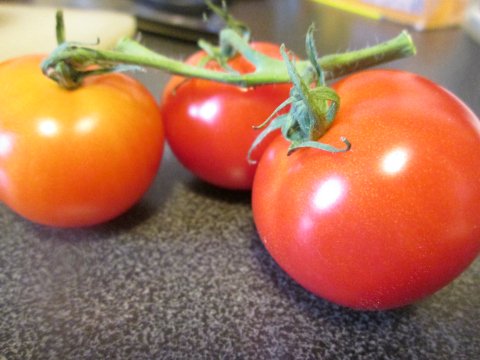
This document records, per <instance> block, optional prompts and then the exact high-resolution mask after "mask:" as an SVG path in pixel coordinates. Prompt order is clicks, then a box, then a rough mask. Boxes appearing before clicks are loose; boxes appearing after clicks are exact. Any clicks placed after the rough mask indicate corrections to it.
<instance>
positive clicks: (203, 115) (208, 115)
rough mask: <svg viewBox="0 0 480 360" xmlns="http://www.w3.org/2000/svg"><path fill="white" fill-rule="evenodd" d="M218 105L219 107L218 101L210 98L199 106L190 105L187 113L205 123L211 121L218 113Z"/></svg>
mask: <svg viewBox="0 0 480 360" xmlns="http://www.w3.org/2000/svg"><path fill="white" fill-rule="evenodd" d="M218 107H219V104H218V101H216V100H210V101H206V102H205V103H203V104H202V105H200V106H196V105H192V106H190V107H189V109H188V113H189V114H190V116H192V117H196V118H199V119H200V120H202V121H204V122H206V123H211V122H212V120H213V119H214V118H215V116H216V115H217V113H218Z"/></svg>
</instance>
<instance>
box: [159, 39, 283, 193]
mask: <svg viewBox="0 0 480 360" xmlns="http://www.w3.org/2000/svg"><path fill="white" fill-rule="evenodd" d="M252 47H253V48H255V49H256V50H258V51H260V52H262V53H264V54H266V55H268V56H270V57H273V58H278V59H281V55H280V50H279V46H278V45H275V44H271V43H253V44H252ZM204 56H205V54H204V53H203V52H197V53H195V54H194V55H192V56H191V57H190V58H189V59H187V61H186V62H187V63H189V64H198V62H199V61H200V60H201V59H202V58H203V57H204ZM229 65H230V66H231V67H232V68H234V69H235V70H237V71H238V72H240V73H248V72H252V71H253V70H254V67H253V66H252V65H251V64H250V63H248V62H247V61H246V60H245V59H244V58H243V57H241V56H236V57H234V58H233V59H232V60H230V61H229ZM207 67H208V68H210V69H214V70H219V71H221V70H220V69H219V67H218V65H215V64H214V63H213V62H212V63H210V64H208V65H207ZM289 91H290V85H289V84H277V85H265V86H256V87H250V88H241V87H239V86H234V85H229V84H222V83H218V82H213V81H208V80H202V79H190V80H185V79H184V78H182V77H179V76H174V77H172V79H171V80H170V81H169V83H168V84H167V86H166V88H165V90H164V93H163V96H162V99H163V100H162V118H163V121H164V125H165V133H166V138H167V141H168V143H169V145H170V147H171V149H172V151H173V153H174V154H175V156H176V157H177V159H178V160H179V161H180V162H181V163H182V164H183V165H184V166H185V167H186V168H187V169H189V170H190V171H191V172H192V173H194V174H195V175H197V176H198V177H200V178H201V179H203V180H204V181H206V182H208V183H211V184H213V185H216V186H219V187H223V188H228V189H240V190H249V189H251V186H252V182H253V175H254V173H255V168H256V165H252V164H249V163H248V162H247V153H248V150H249V149H250V146H251V144H252V143H253V141H254V139H255V138H256V137H257V136H258V134H259V132H258V130H254V129H253V126H255V125H259V124H261V123H263V122H264V121H265V120H266V119H267V118H268V116H270V114H271V113H272V112H273V111H274V110H275V109H276V108H277V106H278V105H280V104H281V103H282V102H283V101H284V100H286V99H287V98H288V96H289ZM269 140H270V139H267V140H266V141H265V142H264V144H263V145H262V146H260V147H259V148H258V149H257V151H255V152H254V153H253V156H252V157H253V158H257V159H258V158H259V156H260V154H261V153H262V151H263V149H264V148H265V147H266V145H267V143H268V142H269Z"/></svg>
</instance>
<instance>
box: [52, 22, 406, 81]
mask: <svg viewBox="0 0 480 360" xmlns="http://www.w3.org/2000/svg"><path fill="white" fill-rule="evenodd" d="M221 41H222V42H224V43H228V44H230V45H231V46H233V47H234V48H235V49H236V50H237V51H238V52H240V53H241V54H242V55H243V56H245V57H246V58H247V60H249V61H250V62H252V63H253V64H254V65H255V66H256V71H254V72H251V73H247V74H236V73H229V72H218V71H214V70H209V69H206V68H204V67H198V66H192V65H188V64H185V63H184V62H182V61H178V60H174V59H171V58H168V57H166V56H164V55H161V54H158V53H156V52H153V51H152V50H149V49H147V48H146V47H144V46H142V45H141V44H139V43H138V42H136V41H134V40H132V39H128V38H125V39H123V40H121V41H120V42H119V44H118V46H117V47H116V48H115V49H114V50H98V49H92V48H88V47H84V46H79V45H78V44H76V43H68V42H65V43H63V44H62V45H60V46H59V47H58V48H57V49H56V50H55V51H54V52H53V53H52V54H51V55H50V56H49V57H48V58H47V59H46V60H45V61H44V63H43V64H42V70H43V72H44V73H45V74H46V75H47V76H50V77H51V78H52V79H54V80H55V81H57V82H59V83H60V84H61V85H62V86H65V87H67V88H75V87H77V86H79V85H80V83H81V81H82V80H83V78H84V77H85V76H88V75H90V74H91V73H92V72H91V70H89V69H91V66H92V65H95V66H97V67H99V68H100V69H101V70H100V72H109V71H115V70H116V69H117V67H118V66H119V65H125V64H127V65H139V66H144V67H151V68H156V69H160V70H164V71H167V72H170V73H173V74H178V75H182V76H186V77H195V78H202V79H209V80H214V81H218V82H224V83H231V84H236V85H240V86H255V85H262V84H272V83H287V82H290V78H289V75H288V71H287V69H286V66H285V63H284V62H283V61H281V60H277V59H272V58H269V57H267V56H265V55H263V54H261V53H259V52H258V51H255V50H253V49H252V48H251V47H250V46H249V45H248V43H247V42H246V41H245V40H244V39H242V38H241V36H239V35H238V34H237V33H235V32H234V31H232V30H228V29H227V30H224V31H222V33H221ZM414 53H415V46H414V45H413V42H412V39H411V37H410V35H409V34H408V33H407V32H405V31H404V32H402V33H401V34H400V35H398V36H397V37H395V38H393V39H391V40H389V41H387V42H384V43H380V44H378V45H374V46H371V47H369V48H366V49H362V50H356V51H350V52H347V53H343V54H335V55H328V56H325V57H321V58H319V59H318V61H319V64H320V65H321V66H322V68H323V70H324V72H325V78H326V80H328V79H333V78H337V77H339V76H343V75H345V74H348V73H351V72H353V71H357V70H359V69H363V68H366V67H370V66H374V65H378V64H382V63H385V62H388V61H392V60H394V59H399V58H402V57H406V56H410V55H413V54H414ZM59 64H66V65H67V67H68V68H69V70H68V71H67V72H66V73H59V71H61V69H64V66H59ZM310 67H311V63H310V62H309V61H308V60H305V61H297V62H296V63H295V68H296V69H297V71H298V72H299V73H300V74H303V73H304V72H305V71H307V70H308V69H309V68H310ZM98 72H99V71H98V70H97V71H96V72H95V73H98ZM65 77H70V79H64V78H65Z"/></svg>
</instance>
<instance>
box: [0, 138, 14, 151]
mask: <svg viewBox="0 0 480 360" xmlns="http://www.w3.org/2000/svg"><path fill="white" fill-rule="evenodd" d="M12 149H13V137H12V135H10V134H5V133H4V134H0V156H7V155H8V154H10V152H11V151H12Z"/></svg>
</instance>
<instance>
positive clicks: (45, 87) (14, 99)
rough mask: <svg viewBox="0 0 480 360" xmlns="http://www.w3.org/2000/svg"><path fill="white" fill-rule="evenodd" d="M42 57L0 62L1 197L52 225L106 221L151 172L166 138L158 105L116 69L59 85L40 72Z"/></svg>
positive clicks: (136, 192) (23, 212) (124, 205)
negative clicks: (65, 86) (73, 85)
mask: <svg viewBox="0 0 480 360" xmlns="http://www.w3.org/2000/svg"><path fill="white" fill-rule="evenodd" d="M41 60H42V57H41V56H26V57H22V58H16V59H13V60H10V61H6V62H4V63H2V64H1V65H0V79H1V82H0V200H1V201H3V202H4V203H5V204H6V205H8V206H9V207H10V208H11V209H13V210H14V211H15V212H17V213H18V214H20V215H22V216H23V217H25V218H27V219H29V220H31V221H33V222H37V223H41V224H45V225H50V226H58V227H77V226H89V225H94V224H98V223H101V222H104V221H107V220H110V219H112V218H114V217H116V216H118V215H119V214H121V213H123V212H124V211H126V210H127V209H128V208H130V207H131V206H132V205H133V204H134V203H135V202H137V201H138V200H139V199H140V197H141V196H142V195H143V194H144V192H145V191H146V190H147V188H148V187H149V186H150V184H151V182H152V180H153V178H154V177H155V175H156V173H157V170H158V167H159V164H160V160H161V157H162V151H163V144H164V134H163V127H162V122H161V118H160V110H159V108H158V105H157V104H156V102H155V100H154V98H153V97H152V96H151V95H150V94H149V93H148V91H147V90H146V89H145V88H144V87H143V86H142V85H141V84H140V83H139V82H137V81H136V80H134V79H132V78H130V77H127V76H125V75H121V74H111V75H105V76H98V77H90V78H88V79H86V81H85V83H84V85H83V86H82V87H80V88H79V89H76V90H73V91H69V90H65V89H62V88H60V87H59V86H58V85H57V84H56V83H54V82H53V81H51V80H50V79H48V78H46V77H45V76H44V75H42V73H41V70H40V62H41Z"/></svg>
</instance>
